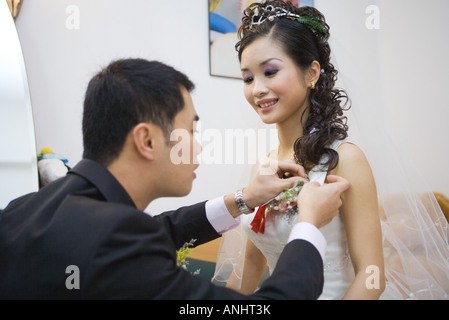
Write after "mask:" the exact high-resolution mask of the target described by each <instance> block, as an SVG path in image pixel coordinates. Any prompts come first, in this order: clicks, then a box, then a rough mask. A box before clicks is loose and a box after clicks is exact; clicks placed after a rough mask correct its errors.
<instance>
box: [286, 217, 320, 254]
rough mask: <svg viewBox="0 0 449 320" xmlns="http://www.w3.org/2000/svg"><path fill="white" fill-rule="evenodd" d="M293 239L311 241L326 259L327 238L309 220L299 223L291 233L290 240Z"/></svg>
mask: <svg viewBox="0 0 449 320" xmlns="http://www.w3.org/2000/svg"><path fill="white" fill-rule="evenodd" d="M293 240H306V241H308V242H310V243H311V244H312V245H314V246H315V248H316V249H317V250H318V252H319V253H320V255H321V258H322V259H323V261H324V256H325V254H326V246H327V242H326V238H324V236H323V234H322V233H321V231H320V230H319V229H318V228H317V227H315V226H314V225H313V224H311V223H307V222H300V223H297V224H296V225H295V226H294V227H293V229H292V231H291V233H290V237H289V238H288V242H290V241H293Z"/></svg>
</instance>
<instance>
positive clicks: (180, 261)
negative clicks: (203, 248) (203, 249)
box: [176, 239, 200, 276]
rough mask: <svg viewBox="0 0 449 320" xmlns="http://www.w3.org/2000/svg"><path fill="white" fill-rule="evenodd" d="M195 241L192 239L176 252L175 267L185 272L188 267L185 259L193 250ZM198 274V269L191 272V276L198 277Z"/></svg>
mask: <svg viewBox="0 0 449 320" xmlns="http://www.w3.org/2000/svg"><path fill="white" fill-rule="evenodd" d="M195 241H196V239H192V240H190V241H189V242H186V243H184V244H183V245H182V247H181V248H179V250H177V251H176V265H177V266H178V267H180V268H183V269H184V270H187V271H189V270H188V269H187V266H188V265H189V261H188V260H186V259H187V257H188V256H189V254H190V252H192V250H193V248H192V247H193V244H194V243H195ZM199 273H200V269H198V270H196V271H195V272H193V273H192V274H193V275H194V276H195V275H198V274H199Z"/></svg>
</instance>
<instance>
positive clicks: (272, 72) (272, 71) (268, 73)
mask: <svg viewBox="0 0 449 320" xmlns="http://www.w3.org/2000/svg"><path fill="white" fill-rule="evenodd" d="M278 71H279V70H278V69H275V68H270V69H267V70H265V72H264V74H265V76H266V77H270V76H274V75H275V74H276V73H278Z"/></svg>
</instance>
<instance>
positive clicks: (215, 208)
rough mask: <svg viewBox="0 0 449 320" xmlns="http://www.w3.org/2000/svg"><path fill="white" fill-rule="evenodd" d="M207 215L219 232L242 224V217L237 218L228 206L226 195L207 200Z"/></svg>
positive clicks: (221, 232)
mask: <svg viewBox="0 0 449 320" xmlns="http://www.w3.org/2000/svg"><path fill="white" fill-rule="evenodd" d="M206 217H207V219H208V220H209V222H210V224H211V225H212V227H214V229H215V231H217V233H219V234H223V233H225V232H226V231H229V230H232V229H234V228H236V227H237V226H238V225H239V224H240V217H237V218H236V219H235V218H234V217H233V216H231V214H230V213H229V211H228V208H226V204H225V201H224V197H220V198H216V199H213V200H209V201H207V202H206Z"/></svg>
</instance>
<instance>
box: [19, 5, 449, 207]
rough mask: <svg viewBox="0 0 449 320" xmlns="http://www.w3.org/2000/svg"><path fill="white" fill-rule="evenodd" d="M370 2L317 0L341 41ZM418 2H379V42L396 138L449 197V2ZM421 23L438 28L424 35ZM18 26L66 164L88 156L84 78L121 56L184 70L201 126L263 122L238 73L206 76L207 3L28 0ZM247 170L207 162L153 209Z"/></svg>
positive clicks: (44, 136) (45, 139)
mask: <svg viewBox="0 0 449 320" xmlns="http://www.w3.org/2000/svg"><path fill="white" fill-rule="evenodd" d="M377 2H379V1H377ZM372 3H376V1H364V0H341V1H335V0H316V6H317V7H318V8H319V9H320V10H322V11H323V13H324V14H325V15H326V16H327V17H328V21H329V23H330V24H331V26H332V30H333V37H334V38H336V39H338V38H339V37H341V38H342V41H343V40H344V39H343V38H345V37H346V38H347V37H348V35H347V33H345V30H352V34H354V33H355V34H357V31H354V30H360V34H363V33H365V32H366V27H365V20H366V18H367V14H366V13H365V9H366V7H367V6H368V5H369V4H372ZM421 3H422V1H418V0H413V1H406V0H395V1H388V2H387V1H380V3H379V4H378V5H379V6H380V8H381V11H380V13H381V18H382V20H381V28H380V30H372V32H378V33H379V34H380V36H381V39H382V45H383V48H382V53H383V55H382V59H383V60H382V61H383V62H384V65H383V68H382V71H383V73H382V76H383V78H382V81H383V82H384V84H385V98H386V101H387V105H388V110H389V112H390V114H391V121H393V122H394V123H395V124H396V127H397V129H398V133H397V135H398V137H400V139H402V140H404V144H406V145H407V146H408V147H409V148H410V149H411V150H413V158H414V161H415V162H416V163H417V165H418V167H419V168H420V170H422V171H423V172H425V173H426V175H427V176H428V178H429V181H430V184H431V186H432V187H433V188H434V190H436V191H440V192H443V193H445V194H449V184H448V183H447V181H449V174H448V170H447V169H446V168H445V164H447V163H449V151H448V148H447V147H446V146H447V142H446V141H445V140H446V138H449V131H448V130H449V126H446V125H445V123H444V122H443V121H445V119H446V118H447V116H448V113H449V112H448V111H447V107H448V106H447V104H448V103H447V102H446V101H445V99H444V98H445V95H444V85H445V84H446V82H445V79H446V78H445V74H447V71H449V70H448V69H449V66H448V63H447V61H446V60H445V58H446V57H447V56H448V53H449V52H448V51H449V49H448V45H447V43H443V39H445V33H446V31H447V30H449V28H448V22H447V21H445V20H444V12H449V11H448V9H449V3H447V2H446V1H445V0H431V1H427V2H425V3H426V7H425V8H422V7H421V6H420V4H421ZM71 5H75V6H77V8H79V14H80V20H79V21H80V24H79V29H74V30H70V29H68V28H67V26H66V20H67V18H68V17H69V16H70V14H71V13H73V12H71V11H69V12H68V13H66V9H67V8H69V9H70V6H71ZM340 15H343V16H345V17H348V18H347V19H341V16H340ZM418 21H419V22H418ZM69 22H70V21H69ZM419 25H423V27H424V28H427V29H431V30H432V32H435V33H434V34H433V35H432V36H428V35H429V33H428V32H423V31H420V30H419ZM17 28H18V32H19V36H20V39H21V42H22V47H23V51H24V56H25V63H26V67H27V72H28V76H29V84H30V91H31V98H32V103H33V108H34V117H35V127H36V139H37V147H38V150H40V148H42V147H44V146H49V147H51V148H53V150H54V151H55V152H57V153H60V154H63V155H65V156H66V157H67V158H68V159H69V160H70V165H75V164H76V163H77V162H78V161H79V160H80V159H81V155H82V136H81V117H82V102H83V96H84V91H85V88H86V85H87V82H88V81H89V79H90V78H91V77H92V75H93V74H94V73H96V72H97V71H98V70H99V69H100V68H101V67H103V66H105V65H106V64H107V63H109V62H110V60H111V59H115V58H122V57H143V58H146V59H157V60H160V61H163V62H165V63H168V64H171V65H173V66H174V67H175V68H177V69H179V70H181V71H183V72H185V73H186V74H187V75H188V76H189V77H190V78H191V79H192V80H193V81H194V82H195V83H196V90H195V92H194V94H193V100H194V103H195V106H196V109H197V111H198V113H199V115H200V117H201V119H202V129H203V131H204V130H207V129H211V128H214V129H218V130H219V131H220V132H223V133H224V131H225V129H234V128H242V129H245V128H256V127H257V128H261V127H263V125H262V124H261V123H260V121H259V119H258V117H256V116H255V114H254V113H253V111H252V110H251V108H250V107H249V106H248V105H247V103H246V102H245V100H244V97H243V93H242V82H241V81H240V80H235V79H226V78H218V77H211V76H209V62H208V61H209V51H208V50H209V47H208V4H207V1H206V0H191V1H185V0H172V1H153V0H134V1H129V0H95V1H91V0H64V1H63V0H61V1H54V0H33V1H26V2H24V4H23V7H22V12H21V14H20V16H19V18H18V20H17ZM415 34H416V35H419V36H417V37H415ZM415 38H416V39H415ZM346 40H348V39H346ZM349 40H350V39H349ZM343 42H344V41H343ZM348 50H350V49H348ZM417 133H419V134H417ZM409 135H410V136H411V137H409ZM247 169H248V166H245V165H202V166H201V167H200V168H199V169H198V171H197V173H198V179H197V180H196V181H195V182H194V188H193V191H192V193H191V194H190V195H189V196H187V197H185V198H182V199H164V200H157V201H155V202H154V203H153V204H152V205H150V207H149V211H152V212H159V211H160V210H165V209H169V208H173V207H177V206H180V205H184V204H189V203H192V202H196V201H200V200H206V199H208V198H211V197H215V196H218V195H221V194H224V193H232V192H234V191H235V189H236V188H237V187H239V186H241V185H243V183H244V182H243V181H244V180H245V177H242V174H243V173H245V172H247V171H248V170H247ZM211 185H213V186H214V188H211Z"/></svg>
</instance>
